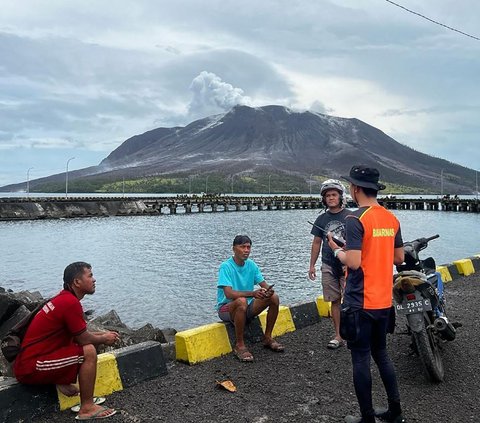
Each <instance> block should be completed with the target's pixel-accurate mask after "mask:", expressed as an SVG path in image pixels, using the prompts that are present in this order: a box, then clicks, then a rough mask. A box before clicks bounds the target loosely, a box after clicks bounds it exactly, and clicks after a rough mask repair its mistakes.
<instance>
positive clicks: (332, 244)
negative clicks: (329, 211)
mask: <svg viewBox="0 0 480 423" xmlns="http://www.w3.org/2000/svg"><path fill="white" fill-rule="evenodd" d="M327 238H328V246H329V247H330V248H331V249H332V250H336V249H337V248H341V247H340V245H338V244H337V243H336V242H335V241H334V240H333V237H332V233H331V232H328V233H327Z"/></svg>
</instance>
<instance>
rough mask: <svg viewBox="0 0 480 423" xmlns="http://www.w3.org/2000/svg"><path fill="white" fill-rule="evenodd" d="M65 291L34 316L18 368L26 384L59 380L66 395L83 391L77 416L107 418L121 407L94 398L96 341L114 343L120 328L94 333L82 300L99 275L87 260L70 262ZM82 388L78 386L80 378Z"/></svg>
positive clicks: (16, 365) (64, 285)
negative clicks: (103, 403)
mask: <svg viewBox="0 0 480 423" xmlns="http://www.w3.org/2000/svg"><path fill="white" fill-rule="evenodd" d="M63 281H64V283H63V290H62V291H60V293H59V294H58V295H57V296H55V297H53V298H52V299H51V300H50V301H49V302H48V303H47V304H45V306H44V307H43V308H42V309H41V310H40V311H39V312H38V313H37V315H36V316H35V317H34V318H33V320H32V322H31V324H30V326H29V327H28V329H27V333H26V334H25V337H24V339H23V341H22V351H21V352H20V353H19V354H18V356H17V358H16V360H15V363H14V367H13V371H14V374H15V377H16V378H17V380H18V381H19V382H21V383H25V384H32V385H44V384H56V385H57V387H58V389H59V390H60V391H61V392H62V393H63V394H65V395H67V396H74V395H78V393H80V411H79V412H78V416H77V419H78V420H87V419H92V418H97V419H98V418H106V417H110V416H113V415H114V414H115V413H116V410H114V409H113V408H108V407H104V406H100V405H97V404H95V403H94V400H93V390H94V387H95V379H96V375H97V350H96V349H95V346H96V345H99V344H106V345H112V344H113V343H115V342H116V341H117V340H118V339H119V335H118V333H116V332H109V331H107V332H89V331H88V330H87V324H86V322H85V320H84V317H83V308H82V305H81V304H80V300H81V299H82V298H83V297H84V296H85V295H87V294H90V295H91V294H93V293H94V292H95V278H94V277H93V273H92V267H91V266H90V265H89V264H88V263H84V262H76V263H72V264H70V265H68V266H67V267H66V268H65V271H64V273H63ZM77 376H78V385H79V389H77V387H76V386H75V385H74V383H75V382H76V381H77Z"/></svg>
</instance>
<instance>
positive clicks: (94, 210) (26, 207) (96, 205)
mask: <svg viewBox="0 0 480 423" xmlns="http://www.w3.org/2000/svg"><path fill="white" fill-rule="evenodd" d="M379 203H380V204H381V205H382V206H384V207H385V208H387V209H390V210H436V211H449V212H463V213H478V212H479V211H480V202H479V200H478V199H465V200H463V199H456V198H442V199H397V198H390V197H385V198H379ZM354 206H355V205H354V204H353V203H351V204H350V203H349V204H348V207H354ZM320 208H323V205H322V202H321V199H320V198H319V197H301V196H273V197H270V196H269V197H267V196H265V197H260V196H259V197H233V196H223V195H219V196H217V195H212V196H197V195H179V196H177V197H68V198H65V197H41V198H40V197H38V198H35V197H29V198H27V197H23V198H17V197H15V198H0V220H37V219H61V218H71V217H108V216H145V215H161V214H177V213H186V214H190V213H215V212H224V211H225V212H226V211H230V210H232V211H234V210H235V211H244V210H246V211H253V210H255V211H261V210H269V211H272V210H300V209H320Z"/></svg>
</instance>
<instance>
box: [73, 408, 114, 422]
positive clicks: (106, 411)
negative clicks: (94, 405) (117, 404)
mask: <svg viewBox="0 0 480 423" xmlns="http://www.w3.org/2000/svg"><path fill="white" fill-rule="evenodd" d="M116 413H117V410H115V409H114V408H108V407H105V406H104V405H102V406H101V409H100V410H98V411H97V412H95V413H92V414H86V415H84V416H80V415H79V414H77V416H76V417H75V420H97V419H106V418H108V417H112V416H113V415H114V414H116Z"/></svg>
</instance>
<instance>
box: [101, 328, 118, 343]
mask: <svg viewBox="0 0 480 423" xmlns="http://www.w3.org/2000/svg"><path fill="white" fill-rule="evenodd" d="M102 336H103V337H104V341H103V343H104V344H105V345H113V344H114V343H115V342H117V341H118V340H120V335H119V334H118V332H113V331H109V332H105V333H104V334H103V335H102Z"/></svg>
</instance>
